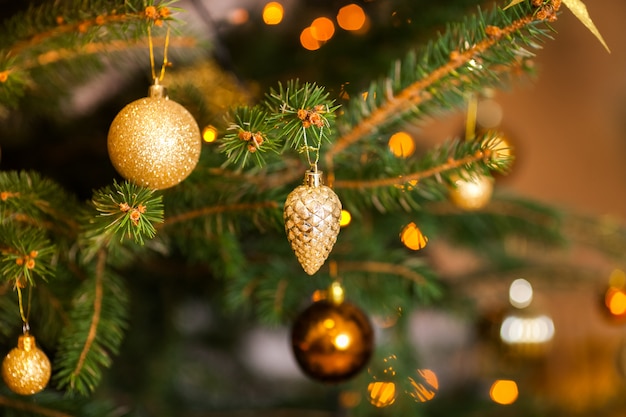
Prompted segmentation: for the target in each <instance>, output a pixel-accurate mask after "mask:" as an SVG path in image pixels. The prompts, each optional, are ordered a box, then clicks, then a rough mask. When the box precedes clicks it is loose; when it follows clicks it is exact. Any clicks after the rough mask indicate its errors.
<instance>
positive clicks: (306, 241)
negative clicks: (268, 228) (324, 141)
mask: <svg viewBox="0 0 626 417" xmlns="http://www.w3.org/2000/svg"><path fill="white" fill-rule="evenodd" d="M283 218H284V220H285V231H286V232H287V239H288V240H289V243H291V248H292V249H293V251H294V253H295V254H296V257H297V258H298V261H299V262H300V265H302V268H303V269H304V271H305V272H306V273H307V274H309V275H313V274H314V273H316V272H317V270H318V269H320V267H321V266H322V265H323V264H324V262H325V261H326V258H328V255H329V254H330V251H331V250H332V248H333V246H334V245H335V242H336V241H337V235H338V234H339V229H340V220H341V201H339V197H337V194H335V192H334V191H333V190H332V189H331V188H330V187H327V186H325V185H323V184H322V172H321V171H307V172H306V174H305V177H304V184H303V185H300V186H298V187H296V188H295V189H294V190H293V191H292V192H291V193H290V194H289V195H288V196H287V200H286V201H285V208H284V213H283Z"/></svg>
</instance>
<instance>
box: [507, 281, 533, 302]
mask: <svg viewBox="0 0 626 417" xmlns="http://www.w3.org/2000/svg"><path fill="white" fill-rule="evenodd" d="M509 301H510V302H511V305H512V306H513V307H517V308H525V307H528V306H529V305H530V303H531V302H532V301H533V286H532V285H530V282H528V281H526V280H525V279H523V278H519V279H516V280H515V281H513V282H512V283H511V286H510V287H509Z"/></svg>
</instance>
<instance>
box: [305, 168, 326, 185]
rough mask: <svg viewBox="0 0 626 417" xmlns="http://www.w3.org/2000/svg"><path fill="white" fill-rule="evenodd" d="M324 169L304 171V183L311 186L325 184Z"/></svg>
mask: <svg viewBox="0 0 626 417" xmlns="http://www.w3.org/2000/svg"><path fill="white" fill-rule="evenodd" d="M322 173H323V172H322V171H317V170H315V171H307V172H305V173H304V184H305V185H307V186H309V187H319V186H321V185H324V180H323V178H322Z"/></svg>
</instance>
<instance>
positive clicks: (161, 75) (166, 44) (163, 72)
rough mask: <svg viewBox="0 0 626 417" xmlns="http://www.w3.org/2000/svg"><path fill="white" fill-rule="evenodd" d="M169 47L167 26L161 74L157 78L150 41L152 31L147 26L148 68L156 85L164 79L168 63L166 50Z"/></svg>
mask: <svg viewBox="0 0 626 417" xmlns="http://www.w3.org/2000/svg"><path fill="white" fill-rule="evenodd" d="M169 45H170V27H169V25H168V26H167V33H166V35H165V45H164V46H163V65H161V73H160V74H159V76H158V77H157V75H156V66H155V64H154V43H153V41H152V30H151V29H150V26H148V46H149V49H150V68H151V70H152V79H153V80H154V81H155V82H156V83H158V82H159V81H163V78H164V77H165V67H167V65H168V64H169V61H168V60H167V50H168V48H169Z"/></svg>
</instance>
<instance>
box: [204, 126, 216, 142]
mask: <svg viewBox="0 0 626 417" xmlns="http://www.w3.org/2000/svg"><path fill="white" fill-rule="evenodd" d="M216 139H217V129H216V128H215V127H214V126H211V125H209V126H206V127H205V128H204V129H202V140H204V141H205V142H207V143H211V142H215V140H216Z"/></svg>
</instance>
